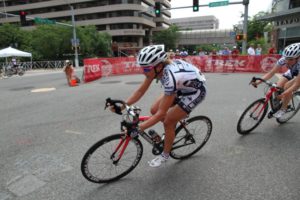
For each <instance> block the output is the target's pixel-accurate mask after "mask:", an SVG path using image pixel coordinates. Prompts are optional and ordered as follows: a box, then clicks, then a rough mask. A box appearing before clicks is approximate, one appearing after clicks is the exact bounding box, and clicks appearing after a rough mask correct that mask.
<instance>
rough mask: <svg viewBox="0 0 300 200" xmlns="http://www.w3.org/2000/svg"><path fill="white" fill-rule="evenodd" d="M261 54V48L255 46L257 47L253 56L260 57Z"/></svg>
mask: <svg viewBox="0 0 300 200" xmlns="http://www.w3.org/2000/svg"><path fill="white" fill-rule="evenodd" d="M261 53H262V48H261V46H260V44H257V47H256V49H255V55H258V56H260V55H261Z"/></svg>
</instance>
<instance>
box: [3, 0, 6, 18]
mask: <svg viewBox="0 0 300 200" xmlns="http://www.w3.org/2000/svg"><path fill="white" fill-rule="evenodd" d="M3 8H4V12H5V18H6V19H7V12H6V4H5V0H3Z"/></svg>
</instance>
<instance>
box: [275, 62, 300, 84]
mask: <svg viewBox="0 0 300 200" xmlns="http://www.w3.org/2000/svg"><path fill="white" fill-rule="evenodd" d="M276 64H277V66H278V67H282V66H286V60H285V58H284V57H282V58H280V59H279V60H278V61H277V63H276ZM288 68H289V69H288V70H287V71H286V72H285V73H284V74H283V75H282V76H283V77H285V78H287V79H288V80H292V79H293V78H294V77H295V76H298V74H299V71H300V62H297V63H296V64H294V65H292V66H289V67H288Z"/></svg>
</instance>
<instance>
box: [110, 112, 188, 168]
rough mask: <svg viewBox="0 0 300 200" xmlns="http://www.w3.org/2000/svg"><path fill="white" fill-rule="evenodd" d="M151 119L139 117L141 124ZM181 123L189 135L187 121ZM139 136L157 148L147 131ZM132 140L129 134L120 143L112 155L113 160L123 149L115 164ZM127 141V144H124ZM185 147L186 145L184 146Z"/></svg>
mask: <svg viewBox="0 0 300 200" xmlns="http://www.w3.org/2000/svg"><path fill="white" fill-rule="evenodd" d="M149 118H150V116H139V122H143V121H146V120H148V119H149ZM179 123H180V124H181V125H183V127H184V129H185V130H186V131H187V132H188V133H189V131H188V130H187V128H186V127H185V125H184V124H185V120H180V121H179ZM139 135H141V137H143V138H144V139H145V140H146V141H147V142H148V143H149V144H151V145H152V146H155V144H156V143H155V142H154V141H153V140H152V138H151V136H150V135H148V133H146V132H145V131H143V132H141V133H139ZM131 139H132V138H131V137H130V136H129V135H128V134H125V138H122V139H121V141H120V143H119V144H118V146H117V147H116V150H115V151H114V153H113V154H112V156H111V158H113V157H114V155H115V154H116V153H117V152H118V151H119V150H120V148H121V147H122V149H121V151H120V154H119V156H118V159H117V160H114V162H113V163H114V164H116V163H117V162H118V161H119V160H120V159H121V157H122V155H123V153H124V152H125V149H126V148H127V145H128V143H129V141H130V140H131ZM124 141H125V143H124ZM162 142H163V140H162ZM182 146H184V145H182ZM180 147H181V146H179V147H177V148H180Z"/></svg>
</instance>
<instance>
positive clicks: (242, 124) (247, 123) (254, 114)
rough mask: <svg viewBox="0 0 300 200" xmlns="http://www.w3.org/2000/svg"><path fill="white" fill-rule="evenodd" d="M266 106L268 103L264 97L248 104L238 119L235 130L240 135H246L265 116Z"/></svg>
mask: <svg viewBox="0 0 300 200" xmlns="http://www.w3.org/2000/svg"><path fill="white" fill-rule="evenodd" d="M268 107H269V105H268V103H267V102H266V100H265V99H264V98H262V99H258V100H256V101H254V102H253V103H252V104H250V105H249V106H248V107H247V108H246V109H245V111H244V112H243V113H242V115H241V117H240V119H239V121H238V124H237V132H238V133H239V134H241V135H246V134H248V133H250V132H251V131H253V130H254V129H255V128H256V127H257V126H258V125H259V124H260V123H261V122H262V120H263V119H264V117H265V116H266V114H267V111H268Z"/></svg>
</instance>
